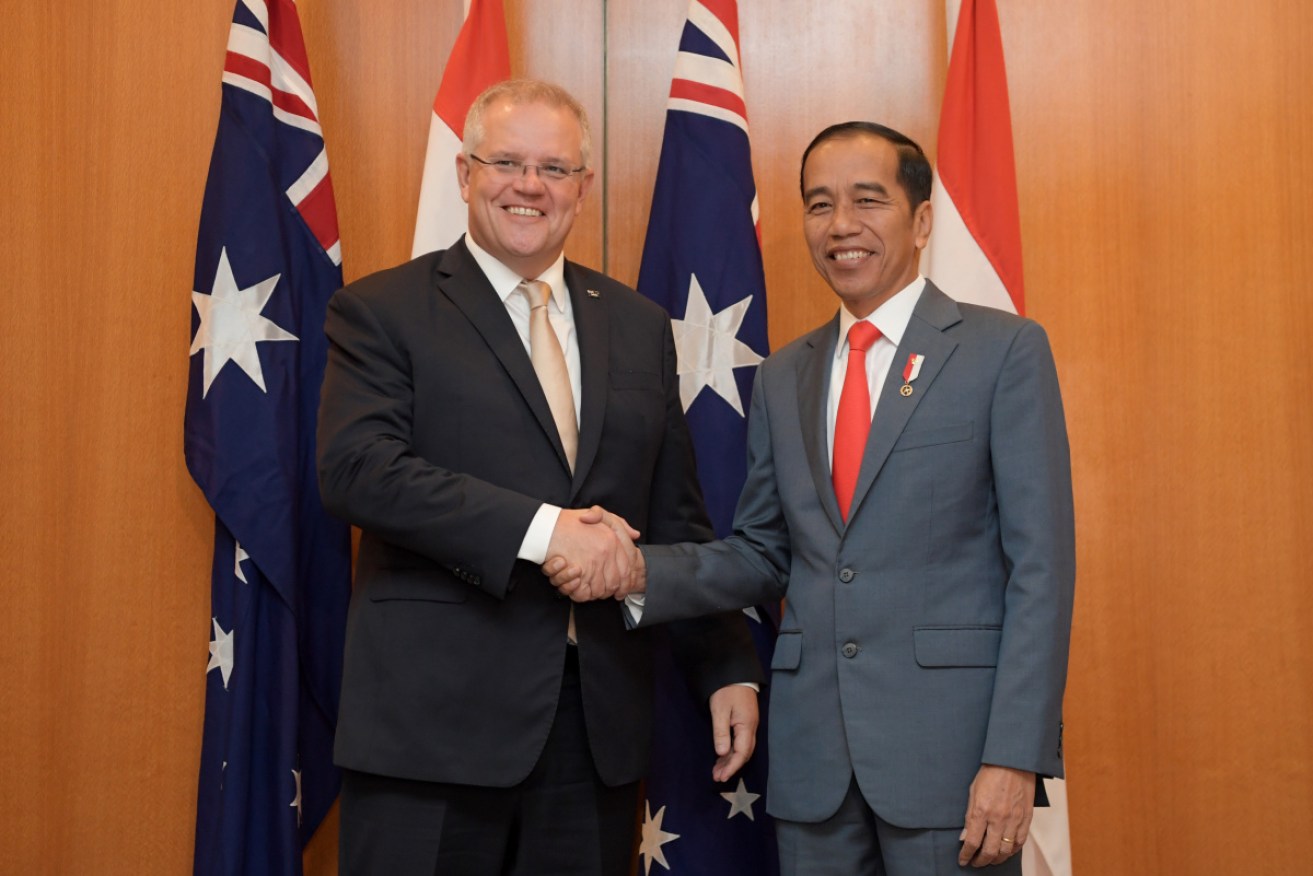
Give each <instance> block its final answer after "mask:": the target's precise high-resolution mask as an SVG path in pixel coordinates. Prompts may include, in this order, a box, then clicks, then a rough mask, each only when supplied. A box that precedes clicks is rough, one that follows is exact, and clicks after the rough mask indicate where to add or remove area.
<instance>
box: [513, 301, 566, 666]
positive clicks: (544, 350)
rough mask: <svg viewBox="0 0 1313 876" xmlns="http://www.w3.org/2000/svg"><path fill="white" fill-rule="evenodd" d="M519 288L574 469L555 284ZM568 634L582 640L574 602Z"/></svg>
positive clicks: (533, 355)
mask: <svg viewBox="0 0 1313 876" xmlns="http://www.w3.org/2000/svg"><path fill="white" fill-rule="evenodd" d="M515 288H516V291H518V292H521V293H523V294H524V297H525V299H526V300H528V302H529V358H530V360H532V361H533V370H534V372H535V373H537V375H538V382H539V383H541V384H542V387H543V394H544V395H546V396H547V406H548V407H549V408H551V409H552V419H553V420H555V421H556V431H557V433H558V434H560V436H561V445H562V446H563V447H564V448H565V458H566V459H567V460H569V462H570V471H571V472H573V471H574V460H575V455H576V454H577V453H578V451H579V426H578V425H577V424H576V422H575V418H574V390H572V389H571V388H570V372H569V370H568V369H567V368H566V367H565V353H564V352H562V351H561V342H560V340H559V339H558V338H557V337H556V332H555V331H553V330H552V323H551V320H549V319H548V318H547V302H548V301H549V300H550V299H551V297H552V287H551V286H548V285H547V284H546V283H544V282H542V281H541V280H525V281H523V282H522V283H520V285H519V286H516V287H515ZM565 638H566V640H567V641H568V642H570V644H572V645H573V644H575V643H576V642H578V641H579V638H578V635H577V634H576V633H575V628H574V606H573V605H571V606H570V620H569V622H568V623H567V624H566V629H565Z"/></svg>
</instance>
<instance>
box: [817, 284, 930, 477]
mask: <svg viewBox="0 0 1313 876" xmlns="http://www.w3.org/2000/svg"><path fill="white" fill-rule="evenodd" d="M923 289H925V277H922V276H921V275H919V274H918V275H917V277H916V279H915V280H913V281H912V282H911V283H908V284H907V285H906V286H904V287H903V288H902V289H900V290H899V291H898V292H896V293H894V295H893V296H892V297H891V298H890V299H889V300H888V301H886V302H885V303H884V304H881V305H880V306H879V307H877V308H876V309H875V311H874V312H873V313H871V314H870V315H868V316H867V317H866V319H865V322H869V323H870V324H871V325H873V326H875V327H876V328H877V329H879V330H880V339H879V340H877V341H876V342H875V343H874V344H873V345H872V346H871V349H869V350H867V351H866V387H867V389H869V390H870V391H871V419H872V421H874V420H875V405H876V403H877V402H878V401H879V400H880V389H881V387H883V386H884V382H885V380H886V379H887V378H888V376H889V370H890V368H892V367H893V366H894V364H895V363H894V354H895V353H897V352H898V345H899V344H901V343H902V342H903V335H904V334H905V333H906V332H907V324H908V323H909V322H911V321H912V311H913V310H914V309H915V308H916V302H917V301H919V300H920V299H921V291H922V290H923ZM857 321H858V320H857V317H855V316H853V315H852V314H851V313H849V312H848V308H846V307H840V308H839V343H838V344H836V345H835V347H834V361H833V362H832V363H831V365H830V394H829V398H828V400H827V402H826V407H825V423H826V429H825V446H826V449H827V455H828V457H829V460H830V468H831V470H833V468H834V419H835V417H836V416H837V415H838V413H839V396H840V395H842V394H843V379H844V376H845V375H846V374H847V373H848V330H849V329H850V328H852V327H853V324H854V323H856V322H857ZM902 364H905V363H902ZM898 376H899V378H900V379H901V378H902V376H903V371H902V367H901V364H900V365H899V368H898Z"/></svg>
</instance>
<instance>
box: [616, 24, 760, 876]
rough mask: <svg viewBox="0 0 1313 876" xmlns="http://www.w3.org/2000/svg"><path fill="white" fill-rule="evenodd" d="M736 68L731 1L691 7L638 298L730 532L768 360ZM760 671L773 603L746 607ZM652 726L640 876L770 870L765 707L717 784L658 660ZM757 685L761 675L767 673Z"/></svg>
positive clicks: (675, 676)
mask: <svg viewBox="0 0 1313 876" xmlns="http://www.w3.org/2000/svg"><path fill="white" fill-rule="evenodd" d="M751 158H752V157H751V148H750V143H749V138H748V121H747V111H746V103H745V100H744V90H743V74H742V68H741V65H740V61H739V39H738V10H737V5H736V3H735V0H701V2H699V0H693V2H691V3H690V4H689V11H688V18H687V21H686V23H685V26H684V30H683V33H682V36H681V39H680V44H679V51H678V54H677V56H676V61H675V74H674V78H673V81H672V82H671V87H670V96H669V99H668V102H667V112H666V125H665V135H664V140H663V142H662V147H661V158H660V165H659V169H658V171H657V178H656V184H655V187H654V192H653V198H652V211H651V215H650V218H649V223H648V229H647V238H646V241H645V243H644V247H643V258H642V265H641V268H640V271H639V278H638V289H639V291H640V292H641V293H643V294H644V295H646V296H648V297H649V298H652V299H653V300H655V301H656V302H657V303H659V304H661V305H662V306H663V307H665V308H666V310H667V311H668V312H669V313H670V314H671V316H672V323H673V328H674V333H675V343H676V347H677V350H678V354H679V381H680V395H681V398H682V401H683V405H684V410H685V413H686V415H687V417H688V421H689V427H690V431H691V432H692V435H693V441H694V445H695V447H696V451H697V463H698V474H699V479H700V481H701V484H702V490H703V493H704V495H705V497H706V501H707V509H708V511H709V513H710V515H711V519H712V522H713V524H714V525H715V528H716V533H717V535H719V536H724V535H728V534H729V533H730V531H731V530H732V525H733V519H734V508H735V505H736V504H737V502H738V496H739V492H740V490H741V489H742V486H743V482H744V479H745V476H746V460H745V454H746V441H747V421H746V411H747V409H748V402H749V399H750V395H751V392H752V381H753V376H754V374H755V372H756V366H757V363H759V362H760V361H761V360H762V358H763V357H764V356H765V354H766V353H767V352H768V340H767V332H766V281H765V272H764V270H763V268H762V260H761V245H760V234H759V231H758V227H757V194H756V185H755V183H754V182H753V175H752V160H751ZM749 617H750V618H751V619H750V620H749V621H748V624H749V626H750V627H751V628H752V632H753V637H754V639H755V641H756V644H757V650H758V656H759V658H760V659H761V660H762V664H763V666H764V667H767V668H768V667H769V666H770V656H771V652H772V650H773V647H774V636H775V629H776V626H777V624H778V606H776V607H772V608H770V609H753V610H750V611H749ZM658 653H659V655H660V656H659V657H658V664H657V700H656V703H657V713H656V714H657V717H656V722H657V723H656V727H655V732H654V742H653V751H652V766H651V769H650V771H649V773H648V778H647V783H646V796H647V803H646V807H645V812H644V815H645V823H644V825H643V842H642V846H641V847H640V865H639V868H640V872H643V873H651V872H652V870H653V869H654V865H656V868H657V869H658V871H659V868H662V867H664V868H665V869H666V870H669V871H671V872H673V873H677V874H716V876H727V874H729V876H732V874H744V876H761V874H770V873H775V872H778V861H777V858H776V851H775V844H774V834H773V829H772V826H771V822H770V818H769V816H767V815H766V813H765V805H766V800H765V792H766V771H767V765H768V763H767V753H766V722H765V718H766V705H767V698H768V693H769V692H768V691H765V690H764V691H763V692H762V696H761V710H762V725H761V727H760V729H759V730H758V736H757V749H756V753H755V754H754V755H753V757H752V760H751V761H749V763H748V766H747V767H746V768H745V769H744V770H743V771H742V772H741V773H740V775H739V776H736V777H735V778H734V779H732V780H731V781H730V782H727V783H724V784H723V785H717V784H715V783H714V782H713V781H712V779H711V768H712V764H713V762H714V760H715V753H714V751H713V749H712V744H711V725H710V719H709V716H708V712H707V703H705V702H699V701H698V700H697V699H696V698H695V697H694V696H693V695H692V694H691V692H690V690H689V688H688V687H687V686H686V685H685V683H684V681H683V679H682V677H681V676H680V675H679V673H678V671H677V670H676V669H675V666H674V663H673V660H672V659H671V658H670V655H669V651H668V649H659V650H658ZM767 675H768V676H769V672H767Z"/></svg>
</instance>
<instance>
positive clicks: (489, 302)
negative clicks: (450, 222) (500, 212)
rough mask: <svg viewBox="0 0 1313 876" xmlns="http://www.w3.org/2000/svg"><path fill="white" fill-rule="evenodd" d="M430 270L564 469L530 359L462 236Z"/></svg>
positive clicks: (558, 442) (558, 438)
mask: <svg viewBox="0 0 1313 876" xmlns="http://www.w3.org/2000/svg"><path fill="white" fill-rule="evenodd" d="M434 273H435V282H436V285H437V288H438V290H439V291H440V292H442V294H443V295H446V296H447V298H449V299H450V300H451V302H452V303H453V304H455V305H456V307H458V308H459V309H460V311H461V312H462V313H463V314H465V318H466V319H468V320H469V321H470V324H471V325H473V326H474V328H475V330H476V331H478V333H479V334H480V335H482V336H483V339H484V341H485V342H486V343H487V345H488V348H489V349H490V350H491V351H492V353H493V355H494V356H496V357H497V361H499V362H500V363H501V365H502V367H503V368H505V369H506V373H507V374H509V375H510V377H511V380H512V381H514V383H515V386H516V388H518V389H519V391H520V395H521V397H523V399H524V403H525V404H527V405H528V406H529V410H531V411H532V412H533V416H534V419H536V420H537V421H538V425H539V426H541V427H542V430H543V432H544V433H546V435H547V437H548V439H549V440H550V441H551V442H552V446H553V447H555V448H556V456H557V458H558V459H559V460H560V462H561V465H562V466H564V467H565V468H566V470H567V471H568V470H569V463H568V461H567V460H566V458H565V448H564V446H563V445H562V444H561V436H560V435H559V434H558V433H557V431H556V421H555V420H554V419H552V409H551V408H550V407H548V405H547V396H545V395H544V394H543V388H542V384H541V383H539V382H538V375H537V373H536V372H535V371H534V370H533V362H532V361H531V360H530V359H529V354H528V353H527V352H526V351H525V349H524V342H523V341H522V340H520V335H519V333H518V332H516V330H515V323H513V322H512V321H511V317H510V314H508V313H507V312H506V305H505V304H504V303H503V302H502V300H501V299H500V298H498V297H497V292H496V290H494V289H493V288H492V284H491V283H489V282H488V278H487V277H485V276H484V274H483V271H482V270H480V269H479V265H478V262H476V261H474V257H473V256H472V255H470V252H469V250H468V249H466V248H465V239H464V238H463V237H462V238H461V240H460V241H459V242H458V243H456V244H455V245H454V246H452V247H451V248H450V249H448V250H447V251H446V253H445V254H444V255H443V256H442V259H441V260H440V261H439V262H438V266H437V268H436V269H435V271H434Z"/></svg>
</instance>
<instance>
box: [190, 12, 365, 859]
mask: <svg viewBox="0 0 1313 876" xmlns="http://www.w3.org/2000/svg"><path fill="white" fill-rule="evenodd" d="M193 283H194V285H193V286H192V290H193V291H192V295H191V300H192V343H191V370H190V375H189V378H188V387H187V411H186V417H185V426H184V444H185V453H186V458H187V468H188V470H189V471H190V472H191V475H192V477H193V478H194V479H195V481H196V483H197V485H198V486H199V487H200V488H201V490H202V491H203V492H204V494H205V497H206V499H207V500H208V501H209V503H210V505H211V507H212V508H213V509H214V524H215V525H214V530H215V532H214V563H213V569H212V577H211V618H210V621H209V623H208V624H207V627H208V633H209V639H210V645H209V665H208V668H207V670H206V692H205V731H204V738H203V740H202V745H201V765H200V781H199V790H198V794H197V802H196V851H195V863H194V869H195V872H196V873H198V874H293V873H298V874H299V873H300V872H301V850H302V846H303V845H304V844H305V842H306V840H308V839H309V837H310V836H311V834H313V833H314V830H315V828H316V827H317V826H318V825H319V823H320V822H321V821H322V820H323V818H324V816H325V814H326V813H327V812H328V809H329V807H330V806H331V805H332V803H333V799H334V798H335V797H336V796H337V792H338V786H339V776H338V773H337V771H336V770H335V768H334V767H333V764H332V743H333V730H334V725H335V721H336V716H337V701H338V688H339V685H340V679H341V670H342V641H343V633H344V628H345V621H346V607H347V601H348V598H349V595H350V548H351V544H350V534H349V532H348V529H347V527H346V526H345V525H344V524H343V523H341V522H339V521H336V520H333V519H331V518H330V517H329V516H328V515H327V514H326V513H325V511H324V509H323V507H322V506H321V504H320V501H319V491H318V487H317V483H316V477H315V446H314V436H315V418H316V411H317V408H318V403H319V387H320V383H321V382H322V380H323V373H324V360H325V356H326V346H327V344H326V341H325V338H324V331H323V325H324V311H325V308H326V306H327V304H328V299H329V296H330V295H332V293H333V291H334V290H335V289H337V288H338V287H339V286H340V285H341V284H342V269H341V250H340V246H339V242H338V233H337V215H336V207H335V206H334V203H333V190H332V184H331V182H330V180H329V176H328V159H327V155H326V153H325V151H324V139H323V133H322V131H321V130H320V127H319V116H318V110H317V108H316V104H315V96H314V92H313V90H312V89H311V84H310V68H309V64H308V63H307V60H306V52H305V43H304V41H303V40H302V36H301V25H300V21H299V19H298V17H297V13H296V6H295V4H294V3H293V2H292V0H264V2H262V0H240V2H238V3H237V6H236V11H235V12H234V14H233V23H232V29H231V30H230V32H229V35H228V51H227V55H226V56H225V60H224V68H223V99H222V104H221V107H220V113H219V126H218V133H217V134H216V136H215V140H214V151H213V154H212V156H211V159H210V174H209V179H208V181H207V183H206V186H205V200H204V202H203V204H202V207H201V221H200V230H199V232H198V234H197V242H196V273H195V276H194V279H193ZM198 632H199V630H198Z"/></svg>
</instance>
